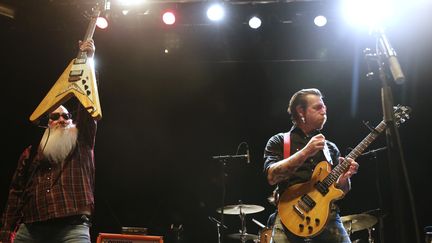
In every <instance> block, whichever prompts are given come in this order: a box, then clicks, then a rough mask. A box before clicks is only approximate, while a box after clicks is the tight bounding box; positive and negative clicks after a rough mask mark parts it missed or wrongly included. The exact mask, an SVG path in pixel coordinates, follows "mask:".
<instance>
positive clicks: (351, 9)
mask: <svg viewBox="0 0 432 243" xmlns="http://www.w3.org/2000/svg"><path fill="white" fill-rule="evenodd" d="M393 6H394V4H392V3H391V0H344V1H343V2H342V11H343V15H344V16H345V19H346V21H347V22H348V23H349V24H351V25H354V26H357V27H368V28H376V27H377V26H382V25H384V24H385V23H384V22H385V21H386V20H390V19H391V15H392V14H393V13H394V9H393Z"/></svg>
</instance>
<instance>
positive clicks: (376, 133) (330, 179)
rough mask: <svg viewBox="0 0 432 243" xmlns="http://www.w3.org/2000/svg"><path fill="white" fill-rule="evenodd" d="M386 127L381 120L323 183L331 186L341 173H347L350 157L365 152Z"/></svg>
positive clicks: (355, 156)
mask: <svg viewBox="0 0 432 243" xmlns="http://www.w3.org/2000/svg"><path fill="white" fill-rule="evenodd" d="M385 128H386V123H385V122H384V121H381V123H380V124H378V126H376V127H375V129H374V130H373V131H372V132H371V133H369V135H367V136H366V137H365V138H364V139H363V140H362V141H361V142H360V143H359V144H358V145H357V146H356V147H355V148H354V149H353V150H352V151H351V152H350V153H349V154H348V155H347V156H346V158H345V159H344V160H343V161H342V162H341V163H339V164H338V165H337V166H336V167H335V168H334V169H333V170H332V172H331V173H330V174H329V175H328V176H327V177H326V178H325V179H324V180H323V183H324V184H325V185H327V186H330V185H331V184H333V183H334V182H336V180H337V179H338V178H339V176H340V175H342V174H343V173H345V172H346V171H347V170H348V168H349V166H350V162H349V161H348V158H350V159H353V160H355V159H356V158H357V157H358V156H359V155H361V154H362V153H363V151H364V150H365V149H366V148H367V147H368V146H369V145H370V144H371V143H372V142H373V141H375V139H376V138H377V137H378V136H379V135H380V133H381V132H382V131H384V129H385Z"/></svg>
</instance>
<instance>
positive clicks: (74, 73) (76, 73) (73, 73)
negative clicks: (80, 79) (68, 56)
mask: <svg viewBox="0 0 432 243" xmlns="http://www.w3.org/2000/svg"><path fill="white" fill-rule="evenodd" d="M83 73H84V70H82V69H81V70H71V71H70V73H69V77H76V76H81V75H82V74H83Z"/></svg>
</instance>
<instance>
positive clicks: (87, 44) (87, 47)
mask: <svg viewBox="0 0 432 243" xmlns="http://www.w3.org/2000/svg"><path fill="white" fill-rule="evenodd" d="M78 45H79V49H80V50H81V51H85V52H87V57H89V58H92V57H93V54H94V52H95V50H96V47H95V45H94V41H93V40H92V39H90V40H86V41H78Z"/></svg>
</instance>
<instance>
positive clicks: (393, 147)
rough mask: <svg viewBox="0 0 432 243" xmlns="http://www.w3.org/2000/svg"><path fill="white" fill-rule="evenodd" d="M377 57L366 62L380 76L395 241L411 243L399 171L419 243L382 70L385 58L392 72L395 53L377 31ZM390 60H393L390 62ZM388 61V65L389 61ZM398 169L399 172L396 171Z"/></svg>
mask: <svg viewBox="0 0 432 243" xmlns="http://www.w3.org/2000/svg"><path fill="white" fill-rule="evenodd" d="M376 42H377V44H376V53H375V54H373V55H370V54H369V55H368V54H366V57H367V58H370V57H375V58H376V61H377V63H378V72H379V78H380V80H381V84H382V88H381V105H382V110H383V116H384V121H385V123H386V141H387V148H388V159H389V162H391V164H390V163H389V173H390V181H391V182H390V184H391V190H392V199H393V200H392V201H393V213H394V214H395V217H396V222H395V225H394V226H395V227H396V228H395V232H397V233H399V237H398V239H399V240H400V241H401V242H409V241H410V240H409V239H408V238H407V237H408V235H407V230H406V228H405V227H404V225H407V222H406V220H404V217H403V214H402V213H403V212H404V211H405V209H406V207H405V205H404V203H403V202H402V199H403V198H404V197H403V196H402V193H401V190H400V189H401V188H400V187H401V186H402V187H403V186H404V185H403V184H402V185H401V184H400V183H402V182H403V181H404V180H400V177H401V175H400V174H401V171H400V170H401V169H402V173H403V177H404V179H405V183H406V184H405V186H406V188H407V191H408V195H409V204H411V205H407V206H408V207H410V208H411V213H412V217H413V223H414V227H415V234H416V239H417V243H420V235H419V231H418V223H417V217H416V212H415V205H414V200H413V196H412V192H411V186H410V182H409V178H408V174H407V171H406V165H405V160H404V156H403V151H402V144H401V141H400V137H399V131H398V129H397V126H396V123H395V119H394V113H393V96H392V91H391V87H390V86H389V84H388V79H387V74H386V67H385V63H386V62H385V60H384V58H388V60H387V61H388V62H387V63H388V64H389V65H390V67H389V69H392V66H391V65H392V63H393V62H394V61H396V62H397V59H396V55H395V53H394V50H393V48H392V47H391V46H390V42H389V41H388V39H387V38H386V36H385V35H384V33H383V31H382V30H380V31H378V33H377V36H376ZM390 57H391V58H392V59H391V60H390ZM389 60H390V61H389ZM392 75H393V79H395V81H396V80H397V78H398V77H397V76H395V75H394V73H393V72H392ZM399 166H401V168H399Z"/></svg>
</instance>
